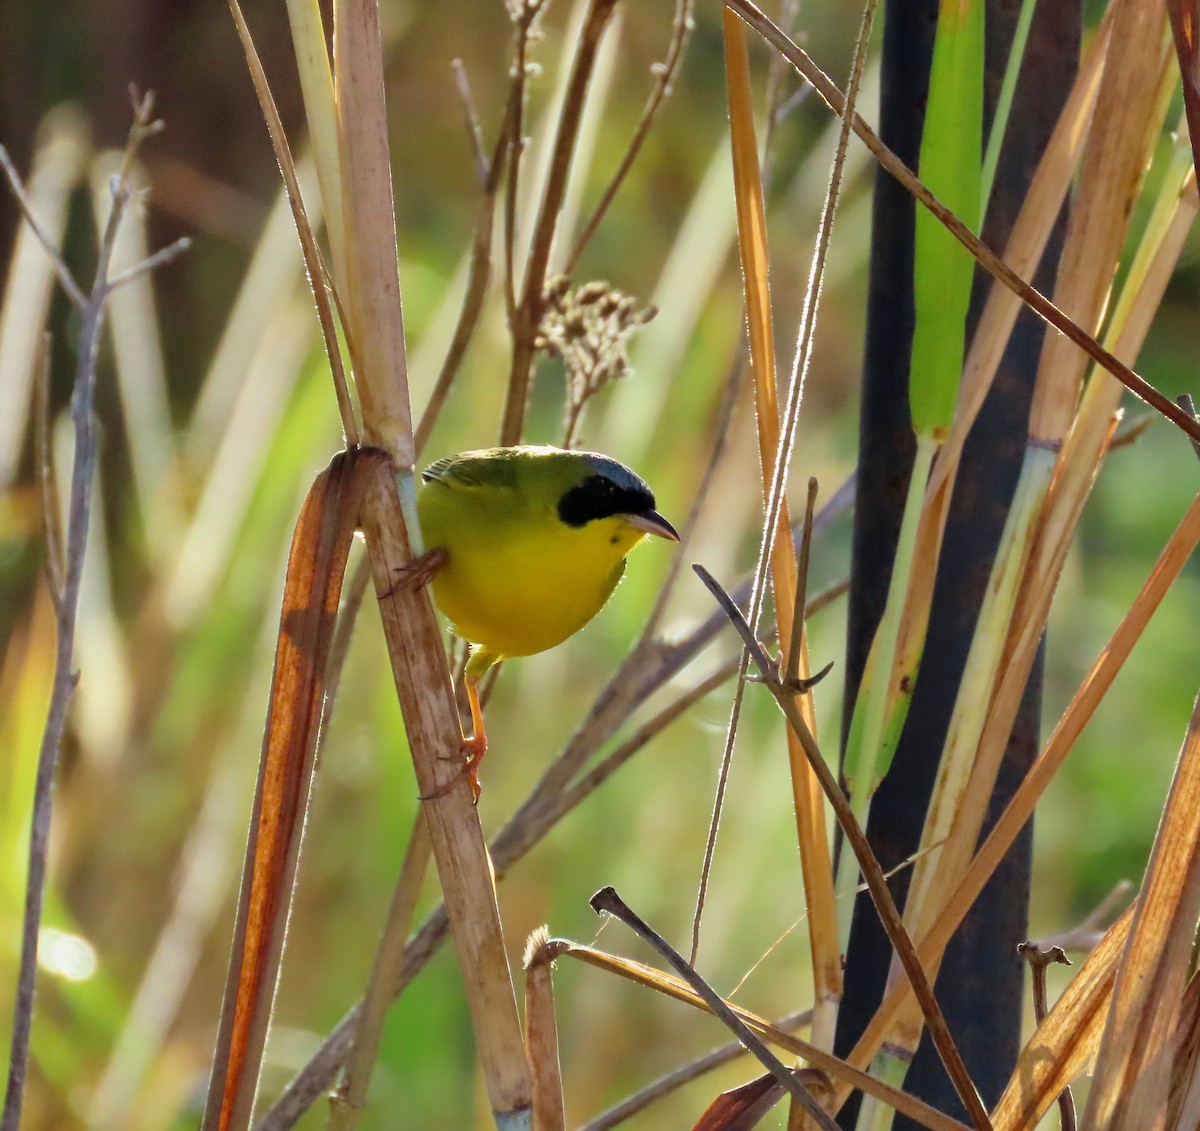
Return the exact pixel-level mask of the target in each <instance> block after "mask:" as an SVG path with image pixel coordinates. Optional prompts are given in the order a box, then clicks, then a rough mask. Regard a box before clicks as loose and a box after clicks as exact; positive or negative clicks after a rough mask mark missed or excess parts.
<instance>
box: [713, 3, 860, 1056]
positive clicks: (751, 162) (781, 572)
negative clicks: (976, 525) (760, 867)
mask: <svg viewBox="0 0 1200 1131" xmlns="http://www.w3.org/2000/svg"><path fill="white" fill-rule="evenodd" d="M723 27H724V34H725V67H726V86H727V89H728V96H729V117H730V126H731V134H730V138H731V144H732V152H733V169H734V199H735V206H736V209H737V218H738V246H739V250H740V253H741V261H742V274H743V279H744V293H745V300H746V319H747V329H748V340H749V347H750V370H751V375H752V377H753V387H754V397H755V407H756V413H755V418H756V420H757V424H758V428H757V432H758V447H759V461H760V471H761V476H762V501H763V510H764V526H769V524H770V523H771V515H772V511H774V516H775V519H774V530H773V531H765V532H764V539H765V540H766V543H767V544H768V545H769V546H770V565H771V576H772V587H773V590H774V594H775V611H776V622H777V625H778V630H779V639H780V640H781V641H789V642H790V641H792V640H793V639H796V638H797V634H799V636H798V640H799V646H798V648H797V649H796V653H795V655H792V654H790V653H789V655H788V656H787V658H786V661H787V664H788V666H789V668H792V667H794V668H795V670H796V672H797V674H798V676H799V678H800V679H802V680H804V679H807V678H808V676H809V674H810V669H809V664H808V656H807V648H806V647H805V644H804V635H803V621H802V620H801V624H800V625H799V626H796V625H794V624H793V619H794V617H795V603H796V594H797V592H798V589H799V574H798V568H797V563H796V550H795V546H794V545H793V544H792V540H791V538H790V537H789V536H788V531H789V530H790V528H791V517H790V514H789V509H788V501H787V491H786V487H785V486H783V485H780V487H779V488H778V489H776V488H775V487H774V480H775V471H776V465H777V463H778V462H779V461H781V460H784V455H785V452H784V450H783V445H782V443H781V440H782V436H783V429H782V427H781V425H780V419H779V404H778V400H777V396H776V358H775V331H774V325H773V322H772V317H771V293H770V282H769V252H768V245H767V231H766V208H765V205H764V202H763V190H762V181H761V177H760V170H759V164H758V144H757V140H756V137H755V131H754V111H753V104H752V94H751V87H750V64H749V51H748V49H747V46H746V35H745V31H744V26H743V24H742V22H741V21H740V20H738V19H737V17H736V16H735V15H734V14H733V13H732V12H729V11H728V10H727V11H726V12H725V14H724V23H723ZM796 400H797V407H798V397H797V398H796ZM784 464H785V466H786V460H784ZM797 706H798V707H799V709H800V711H801V713H802V715H803V716H804V721H805V722H806V723H807V724H808V726H809V729H810V730H814V731H815V724H816V712H815V708H814V704H813V700H812V696H811V694H809V693H805V694H802V695H798V696H797ZM785 734H786V740H787V744H788V762H789V766H790V767H791V780H792V794H793V799H794V802H795V808H796V832H797V840H798V842H799V848H800V861H801V869H802V872H803V877H804V891H805V902H806V905H807V906H808V908H809V913H810V916H811V919H812V924H813V929H812V930H811V931H810V933H809V938H810V942H811V946H812V969H813V980H814V992H815V995H816V1002H817V1009H818V1011H819V1012H820V1014H821V1022H820V1024H819V1025H818V1026H817V1028H818V1029H819V1030H820V1036H819V1038H818V1040H817V1043H818V1044H826V1043H827V1047H830V1048H832V1045H833V1025H834V1021H835V1019H836V1009H837V1004H836V1003H837V1001H838V1000H839V999H840V997H841V988H842V970H841V960H840V955H839V953H838V947H837V928H836V923H837V915H836V909H835V906H834V896H833V869H832V864H831V861H830V857H829V842H828V836H827V834H826V830H825V806H824V801H823V798H822V796H821V790H820V786H819V784H818V783H817V781H816V779H815V777H814V776H813V774H812V771H811V770H810V769H809V767H808V763H807V761H806V760H805V758H804V751H803V749H802V748H801V746H800V743H799V739H798V738H797V737H796V736H795V735H794V734H793V733H792V731H791V730H790V729H787V730H786V731H785ZM725 776H726V772H725V771H724V768H723V773H722V782H723V781H724V779H725ZM719 819H720V807H719V805H717V806H715V807H714V816H713V826H714V828H713V830H712V832H710V838H712V837H713V836H714V834H715V825H716V823H717V822H718V821H719ZM709 857H710V858H711V850H710V852H709ZM698 918H699V913H698V914H697V919H698Z"/></svg>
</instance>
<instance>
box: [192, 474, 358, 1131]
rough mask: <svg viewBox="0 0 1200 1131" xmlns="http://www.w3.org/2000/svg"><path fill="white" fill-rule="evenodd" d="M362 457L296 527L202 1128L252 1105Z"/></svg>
mask: <svg viewBox="0 0 1200 1131" xmlns="http://www.w3.org/2000/svg"><path fill="white" fill-rule="evenodd" d="M357 465H358V459H357V456H356V455H354V454H351V453H344V452H343V453H339V454H338V455H337V456H335V457H334V459H333V460H332V461H331V463H330V464H329V466H328V467H327V468H326V469H325V470H324V471H322V472H321V474H320V475H319V476H317V479H316V481H315V482H314V483H313V486H312V488H311V490H310V491H309V493H308V495H307V497H306V498H305V500H304V505H303V507H302V508H301V511H300V516H299V518H298V519H297V522H296V529H295V533H294V534H293V536H292V550H291V554H290V556H289V558H288V569H287V578H286V581H285V583H284V594H283V607H282V609H281V611H280V620H279V639H278V643H277V645H276V651H275V673H274V676H273V678H272V682H271V697H270V700H269V704H268V707H267V726H266V732H265V734H264V736H263V751H262V760H261V761H260V763H259V775H258V786H257V788H256V790H255V795H254V807H253V816H252V818H251V825H250V838H249V842H248V843H247V846H246V864H245V870H244V873H243V877H242V891H241V895H240V897H239V901H238V914H237V922H236V925H235V927H234V937H233V946H232V950H231V958H230V964H229V975H228V979H227V982H226V986H225V1001H224V1004H223V1006H222V1010H221V1021H220V1027H219V1029H218V1034H217V1052H216V1056H215V1058H214V1064H213V1072H212V1077H211V1079H210V1081H209V1093H208V1102H207V1105H206V1107H205V1113H204V1124H203V1126H204V1128H205V1131H238V1129H241V1128H245V1127H248V1126H249V1123H250V1117H251V1114H252V1112H253V1107H254V1094H255V1091H256V1089H257V1086H258V1073H259V1066H260V1064H261V1059H262V1051H263V1047H264V1045H265V1043H266V1036H267V1026H268V1024H269V1022H270V1013H271V1004H272V1002H273V1000H274V997H275V986H276V982H277V978H278V973H279V963H280V959H281V956H282V953H283V942H284V934H285V931H286V928H287V919H288V914H289V911H290V907H291V894H292V888H293V883H294V880H295V875H296V866H297V864H298V862H299V854H300V841H301V838H302V836H303V832H304V818H305V814H306V812H307V809H308V797H309V789H310V785H311V781H312V770H313V762H314V757H313V756H314V754H315V751H316V743H317V734H318V730H319V727H320V721H321V706H322V703H323V701H324V695H325V666H326V660H327V658H328V655H329V647H330V644H331V642H332V637H333V625H334V619H335V616H336V613H337V606H338V599H339V597H340V595H341V589H342V578H343V575H344V572H345V568H346V558H347V556H348V555H349V552H350V544H351V541H352V540H353V537H354V529H355V525H356V521H357V516H358V511H359V502H360V500H361V498H362V494H363V490H364V483H363V478H362V476H360V475H357V474H355V470H356V467H357Z"/></svg>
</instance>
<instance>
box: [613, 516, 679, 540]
mask: <svg viewBox="0 0 1200 1131" xmlns="http://www.w3.org/2000/svg"><path fill="white" fill-rule="evenodd" d="M622 517H623V518H624V519H625V521H626V522H627V523H629V525H630V526H632V527H633V528H634V529H635V530H644V531H645V532H646V533H647V534H655V535H657V536H658V537H659V538H665V539H666V540H667V541H668V542H678V541H679V532H678V531H677V530H676V529H675V527H673V526H672V525H671V524H670V523H669V522H668V521H667V520H666V519H665V518H663V516H662V515H661V514H659V513H658V511H646V512H645V513H644V514H627V515H622Z"/></svg>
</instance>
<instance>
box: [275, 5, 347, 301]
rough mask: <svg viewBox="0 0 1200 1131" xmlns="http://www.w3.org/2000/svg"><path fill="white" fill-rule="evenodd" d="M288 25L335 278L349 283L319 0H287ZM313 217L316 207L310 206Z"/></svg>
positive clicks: (331, 93) (334, 111)
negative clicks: (344, 251) (344, 254)
mask: <svg viewBox="0 0 1200 1131" xmlns="http://www.w3.org/2000/svg"><path fill="white" fill-rule="evenodd" d="M287 13H288V26H289V27H290V28H291V32H292V51H293V53H294V55H295V57H296V70H297V72H298V73H299V75H300V93H301V95H302V97H303V99H304V123H305V125H306V127H307V128H308V136H309V139H310V142H311V144H312V152H313V162H314V164H315V166H316V171H317V182H318V185H319V186H320V195H321V203H322V205H323V208H322V210H321V211H322V212H323V213H324V215H325V217H326V226H327V228H328V230H329V246H330V250H331V252H332V254H333V276H334V279H335V280H336V282H337V285H338V286H339V287H342V286H344V285H345V281H346V264H345V261H344V258H343V249H344V248H345V246H346V240H345V233H344V231H343V220H342V216H343V208H344V206H343V203H342V176H341V162H340V159H339V146H338V122H337V102H336V99H335V96H334V89H333V71H332V70H331V68H330V65H329V48H328V47H327V45H326V39H325V25H324V21H323V20H322V18H321V6H320V3H319V2H318V0H287ZM308 211H309V214H310V215H311V214H312V212H313V209H312V208H311V207H310V208H309V209H308Z"/></svg>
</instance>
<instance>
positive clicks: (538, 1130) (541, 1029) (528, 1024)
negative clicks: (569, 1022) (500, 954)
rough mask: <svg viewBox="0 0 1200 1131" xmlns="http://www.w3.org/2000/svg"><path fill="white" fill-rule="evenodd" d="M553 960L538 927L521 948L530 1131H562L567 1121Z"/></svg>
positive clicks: (544, 932) (546, 935)
mask: <svg viewBox="0 0 1200 1131" xmlns="http://www.w3.org/2000/svg"><path fill="white" fill-rule="evenodd" d="M556 957H557V954H556V951H555V948H554V946H553V945H552V944H551V943H550V933H549V931H547V930H546V928H545V927H539V928H538V929H537V930H536V931H534V932H533V934H532V935H530V936H529V942H528V943H527V944H526V946H525V1056H526V1058H527V1059H528V1061H529V1072H530V1075H531V1076H532V1078H533V1131H562V1129H563V1128H564V1127H565V1126H566V1122H567V1116H566V1111H565V1109H564V1107H563V1090H562V1066H561V1064H560V1063H559V1056H558V1022H557V1020H556V1019H555V1016H554V979H553V977H552V974H551V972H552V970H553V964H554V959H555V958H556Z"/></svg>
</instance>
